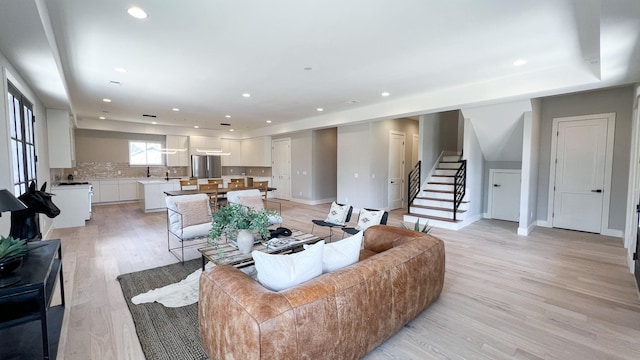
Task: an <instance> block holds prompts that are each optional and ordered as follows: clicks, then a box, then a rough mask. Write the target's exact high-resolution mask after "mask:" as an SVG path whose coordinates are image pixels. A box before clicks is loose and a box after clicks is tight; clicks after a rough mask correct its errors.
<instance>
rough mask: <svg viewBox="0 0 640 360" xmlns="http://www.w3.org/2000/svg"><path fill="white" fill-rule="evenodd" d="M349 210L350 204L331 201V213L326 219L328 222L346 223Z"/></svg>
mask: <svg viewBox="0 0 640 360" xmlns="http://www.w3.org/2000/svg"><path fill="white" fill-rule="evenodd" d="M348 212H349V205H338V204H336V202H335V201H334V202H332V203H331V209H329V215H327V218H326V219H325V220H324V221H326V222H329V223H332V224H337V225H344V221H345V220H346V219H347V213H348Z"/></svg>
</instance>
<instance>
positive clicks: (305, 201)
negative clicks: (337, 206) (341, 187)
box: [289, 198, 336, 205]
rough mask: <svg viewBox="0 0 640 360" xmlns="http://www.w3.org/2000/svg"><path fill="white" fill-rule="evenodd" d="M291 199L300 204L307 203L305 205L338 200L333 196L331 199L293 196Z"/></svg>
mask: <svg viewBox="0 0 640 360" xmlns="http://www.w3.org/2000/svg"><path fill="white" fill-rule="evenodd" d="M289 201H292V202H295V203H299V204H305V205H320V204H328V203H330V202H332V201H336V199H335V198H331V199H319V200H307V199H298V198H291V199H290V200H289Z"/></svg>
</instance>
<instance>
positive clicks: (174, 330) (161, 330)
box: [118, 259, 207, 360]
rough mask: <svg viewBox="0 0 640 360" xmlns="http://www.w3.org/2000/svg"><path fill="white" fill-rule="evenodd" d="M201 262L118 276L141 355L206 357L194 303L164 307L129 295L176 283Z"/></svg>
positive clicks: (169, 359)
mask: <svg viewBox="0 0 640 360" xmlns="http://www.w3.org/2000/svg"><path fill="white" fill-rule="evenodd" d="M200 266H202V262H201V260H200V259H194V260H190V261H186V262H185V263H184V266H183V265H182V264H180V263H178V264H172V265H168V266H163V267H159V268H155V269H149V270H143V271H139V272H135V273H130V274H124V275H120V276H118V281H120V287H121V288H122V293H123V294H124V298H125V300H126V302H127V306H128V307H129V311H130V312H131V316H132V317H133V322H134V324H135V326H136V333H137V334H138V339H140V344H141V345H142V350H143V351H144V355H145V357H146V358H147V359H148V360H156V359H159V360H160V359H167V360H174V359H198V360H199V359H206V358H207V356H206V354H205V353H204V350H203V349H202V345H201V342H200V330H199V329H198V304H197V303H196V304H192V305H187V306H183V307H179V308H167V307H164V306H163V305H161V304H158V303H147V304H139V305H135V304H133V303H132V302H131V298H132V297H133V296H136V295H138V294H141V293H144V292H147V291H149V290H152V289H155V288H159V287H162V286H165V285H169V284H173V283H176V282H178V281H180V280H182V279H184V278H186V277H187V276H188V275H189V274H190V273H192V272H193V271H195V270H197V269H198V268H200Z"/></svg>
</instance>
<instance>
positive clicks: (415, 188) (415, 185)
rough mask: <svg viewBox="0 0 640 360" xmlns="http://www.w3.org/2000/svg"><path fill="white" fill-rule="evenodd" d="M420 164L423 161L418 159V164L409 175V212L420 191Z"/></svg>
mask: <svg viewBox="0 0 640 360" xmlns="http://www.w3.org/2000/svg"><path fill="white" fill-rule="evenodd" d="M420 166H421V161H418V163H417V164H416V166H414V167H413V169H412V170H411V171H409V175H407V184H409V186H408V187H407V192H408V195H407V199H409V201H408V202H407V213H408V214H410V213H411V205H413V200H415V198H416V196H418V193H419V192H420Z"/></svg>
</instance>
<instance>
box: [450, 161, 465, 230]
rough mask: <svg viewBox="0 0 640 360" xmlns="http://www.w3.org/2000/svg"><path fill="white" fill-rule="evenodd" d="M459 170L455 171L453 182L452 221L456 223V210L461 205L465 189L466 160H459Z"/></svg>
mask: <svg viewBox="0 0 640 360" xmlns="http://www.w3.org/2000/svg"><path fill="white" fill-rule="evenodd" d="M460 162H461V164H460V168H458V171H456V175H455V178H454V182H453V184H454V185H453V221H456V220H457V219H456V215H457V213H458V208H459V207H460V204H461V203H462V199H463V198H464V195H465V191H466V188H467V160H460Z"/></svg>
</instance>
